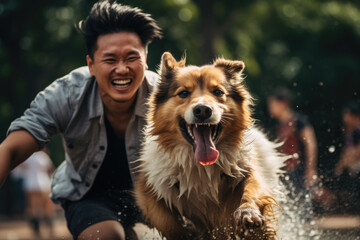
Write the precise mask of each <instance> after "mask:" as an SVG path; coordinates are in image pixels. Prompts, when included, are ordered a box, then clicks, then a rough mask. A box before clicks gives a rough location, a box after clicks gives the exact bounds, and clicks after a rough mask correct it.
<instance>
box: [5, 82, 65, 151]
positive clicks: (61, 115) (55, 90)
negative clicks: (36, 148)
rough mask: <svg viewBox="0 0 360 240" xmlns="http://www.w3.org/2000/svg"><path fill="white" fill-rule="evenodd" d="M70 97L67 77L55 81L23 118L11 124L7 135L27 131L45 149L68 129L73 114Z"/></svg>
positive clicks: (31, 105) (35, 100)
mask: <svg viewBox="0 0 360 240" xmlns="http://www.w3.org/2000/svg"><path fill="white" fill-rule="evenodd" d="M70 95H71V88H70V87H69V86H68V82H67V78H66V77H64V78H62V79H58V80H56V81H54V82H53V83H52V84H51V85H49V86H48V87H47V88H46V89H45V90H43V91H41V92H40V93H39V94H38V95H37V96H36V97H35V99H34V100H33V101H32V102H31V104H30V107H29V108H28V109H27V110H26V111H25V112H24V115H23V116H21V117H20V118H18V119H16V120H14V121H13V122H12V123H11V125H10V127H9V129H8V132H7V134H10V133H11V132H13V131H16V130H26V131H28V132H29V133H30V134H31V135H32V136H33V137H34V138H35V139H37V141H38V142H39V145H40V147H43V146H44V145H45V144H46V143H47V142H49V141H50V139H51V137H53V136H54V135H55V134H56V133H58V132H59V131H63V130H64V128H65V127H66V124H67V122H68V120H69V118H70V112H71V102H70V98H69V96H70Z"/></svg>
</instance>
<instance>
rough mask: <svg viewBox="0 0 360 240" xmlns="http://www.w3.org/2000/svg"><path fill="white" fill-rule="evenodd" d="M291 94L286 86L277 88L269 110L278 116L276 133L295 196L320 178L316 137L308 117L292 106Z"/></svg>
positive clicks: (286, 174)
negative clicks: (280, 143)
mask: <svg viewBox="0 0 360 240" xmlns="http://www.w3.org/2000/svg"><path fill="white" fill-rule="evenodd" d="M291 100H292V94H291V93H290V91H289V90H288V89H286V88H276V89H275V90H274V91H273V92H272V93H271V94H270V95H269V97H268V110H269V114H270V116H271V117H272V118H274V119H276V120H277V126H276V135H277V139H278V140H279V141H281V142H283V144H282V145H281V149H280V150H281V151H282V153H284V154H286V155H288V156H289V159H288V160H287V161H286V162H285V171H286V173H285V177H284V179H285V180H286V181H285V184H286V185H287V187H288V188H289V190H290V192H291V195H292V197H296V196H299V194H300V195H305V194H306V192H307V191H306V190H307V189H309V188H310V187H312V186H313V185H314V184H315V183H316V180H317V141H316V137H315V132H314V129H313V127H312V126H311V124H310V123H309V121H308V120H307V118H306V117H305V116H304V115H303V114H301V113H298V112H295V111H294V110H293V109H292V108H291Z"/></svg>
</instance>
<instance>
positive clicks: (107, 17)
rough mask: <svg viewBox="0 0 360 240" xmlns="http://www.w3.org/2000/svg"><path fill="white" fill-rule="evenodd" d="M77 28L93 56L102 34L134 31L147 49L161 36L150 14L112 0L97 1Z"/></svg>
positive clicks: (87, 49)
mask: <svg viewBox="0 0 360 240" xmlns="http://www.w3.org/2000/svg"><path fill="white" fill-rule="evenodd" d="M77 29H78V30H79V31H80V32H81V33H82V34H83V36H84V39H85V44H86V51H87V54H88V55H89V56H90V57H91V58H93V56H94V52H95V51H96V48H97V39H98V37H99V36H100V35H104V34H109V33H118V32H123V31H125V32H134V33H136V34H137V35H138V36H139V38H140V40H141V43H142V45H143V46H144V48H145V49H147V46H148V45H149V44H150V43H151V41H152V40H153V39H154V38H161V28H160V27H159V26H158V25H157V23H156V21H155V20H154V19H153V18H152V17H151V16H150V14H146V13H143V12H142V10H141V9H139V8H134V7H130V6H127V5H122V4H120V3H116V2H114V1H111V0H105V1H99V2H97V3H95V4H94V6H93V7H92V9H91V10H90V13H89V16H88V17H87V18H86V19H85V20H82V21H80V22H79V24H78V25H77Z"/></svg>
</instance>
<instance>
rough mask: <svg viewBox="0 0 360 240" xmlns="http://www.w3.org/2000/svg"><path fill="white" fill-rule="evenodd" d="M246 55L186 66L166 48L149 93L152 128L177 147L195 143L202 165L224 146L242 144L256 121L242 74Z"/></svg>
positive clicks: (163, 141) (168, 145) (213, 159)
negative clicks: (158, 78)
mask: <svg viewBox="0 0 360 240" xmlns="http://www.w3.org/2000/svg"><path fill="white" fill-rule="evenodd" d="M244 67H245V65H244V63H243V62H242V61H230V60H225V59H217V60H216V61H215V62H214V63H213V64H212V65H205V66H201V67H197V66H185V60H184V59H183V60H181V61H179V62H177V61H176V60H175V59H174V57H173V56H172V55H171V54H170V53H168V52H165V53H164V54H163V55H162V59H161V64H160V69H159V74H160V77H161V79H160V82H159V84H158V86H157V89H156V90H155V91H154V93H153V94H152V96H151V98H150V102H149V105H150V111H149V115H148V120H149V121H150V123H152V130H151V134H153V135H157V136H158V140H159V142H160V144H161V145H162V146H163V147H164V148H165V149H168V150H170V151H171V150H172V149H174V148H175V146H177V145H178V144H187V145H191V146H192V147H193V148H194V150H195V158H196V159H197V160H198V161H199V162H200V163H201V164H202V165H210V164H213V163H214V162H216V160H217V159H218V156H219V149H221V150H224V149H229V148H230V149H231V148H232V147H238V146H239V145H238V144H239V142H241V140H242V132H243V131H244V130H245V129H247V128H248V127H249V126H250V125H251V122H252V119H251V116H250V108H249V105H250V102H251V97H250V95H249V93H248V91H247V90H246V89H245V87H244V85H243V83H242V81H243V78H242V77H241V74H242V71H243V70H244Z"/></svg>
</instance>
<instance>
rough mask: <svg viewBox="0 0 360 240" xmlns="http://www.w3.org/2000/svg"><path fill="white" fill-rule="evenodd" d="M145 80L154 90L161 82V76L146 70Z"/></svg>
mask: <svg viewBox="0 0 360 240" xmlns="http://www.w3.org/2000/svg"><path fill="white" fill-rule="evenodd" d="M145 79H146V81H147V83H148V85H149V86H150V88H151V90H153V89H154V88H155V87H156V85H157V83H158V81H159V75H158V74H157V73H155V72H153V71H150V70H146V71H145Z"/></svg>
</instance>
